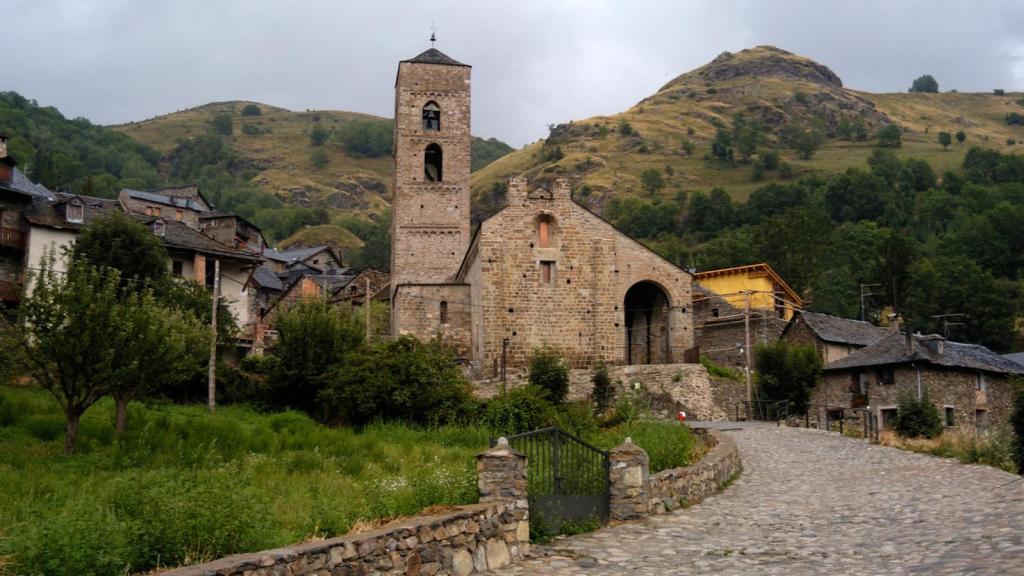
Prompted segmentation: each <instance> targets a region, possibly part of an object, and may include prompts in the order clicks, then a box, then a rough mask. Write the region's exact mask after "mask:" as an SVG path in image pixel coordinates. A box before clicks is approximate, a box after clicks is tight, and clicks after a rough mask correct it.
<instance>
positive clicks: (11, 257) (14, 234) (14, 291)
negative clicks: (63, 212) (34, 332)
mask: <svg viewBox="0 0 1024 576" xmlns="http://www.w3.org/2000/svg"><path fill="white" fill-rule="evenodd" d="M17 165H18V162H17V160H15V159H14V158H13V157H12V156H10V155H8V154H7V136H6V135H4V134H0V308H4V307H11V306H15V305H17V304H18V302H20V300H21V294H22V291H23V285H24V282H25V276H26V274H25V266H26V253H27V250H28V229H29V225H28V222H27V221H26V220H25V218H24V216H23V214H24V213H25V211H26V210H27V209H28V208H29V207H30V206H31V205H32V202H33V200H35V199H42V198H49V197H52V195H53V193H52V192H50V191H49V190H48V189H46V187H45V186H41V185H39V184H35V183H34V182H32V181H31V180H29V179H28V178H27V177H26V176H25V174H23V173H22V172H21V171H20V170H18V168H17Z"/></svg>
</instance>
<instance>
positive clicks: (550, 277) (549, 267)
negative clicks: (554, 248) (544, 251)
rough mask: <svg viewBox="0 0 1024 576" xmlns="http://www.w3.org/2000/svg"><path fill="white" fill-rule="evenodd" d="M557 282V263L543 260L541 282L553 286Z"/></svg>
mask: <svg viewBox="0 0 1024 576" xmlns="http://www.w3.org/2000/svg"><path fill="white" fill-rule="evenodd" d="M554 280H555V263H554V262H552V261H550V260H542V261H541V263H540V281H541V282H542V283H544V284H551V283H553V282H554Z"/></svg>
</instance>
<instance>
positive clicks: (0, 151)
mask: <svg viewBox="0 0 1024 576" xmlns="http://www.w3.org/2000/svg"><path fill="white" fill-rule="evenodd" d="M6 157H7V134H0V158H6Z"/></svg>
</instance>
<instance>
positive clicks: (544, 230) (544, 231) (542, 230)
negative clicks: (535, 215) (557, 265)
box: [537, 218, 551, 248]
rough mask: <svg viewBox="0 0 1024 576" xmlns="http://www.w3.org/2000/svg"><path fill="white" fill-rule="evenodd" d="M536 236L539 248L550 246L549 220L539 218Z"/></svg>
mask: <svg viewBox="0 0 1024 576" xmlns="http://www.w3.org/2000/svg"><path fill="white" fill-rule="evenodd" d="M537 236H538V237H539V241H540V247H541V248H547V247H549V246H551V220H549V219H547V218H541V219H540V220H539V221H538V222H537Z"/></svg>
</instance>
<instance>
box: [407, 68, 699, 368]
mask: <svg viewBox="0 0 1024 576" xmlns="http://www.w3.org/2000/svg"><path fill="white" fill-rule="evenodd" d="M469 81H470V68H469V67H468V66H466V65H464V64H461V63H459V62H456V61H454V60H452V59H451V58H449V57H447V56H445V55H444V54H442V53H441V52H439V51H437V50H435V49H431V50H428V51H427V52H424V53H423V54H421V55H419V56H417V57H416V58H413V59H412V60H407V61H404V62H402V63H401V64H400V65H399V72H398V80H397V83H396V87H395V98H396V102H395V201H394V204H393V206H394V208H393V209H394V216H393V222H394V223H393V229H392V307H393V310H392V323H393V324H392V331H393V333H395V334H396V335H398V334H412V335H414V336H417V337H419V338H421V339H429V338H434V337H440V338H442V339H444V340H445V341H447V342H448V343H450V344H451V345H453V346H454V347H455V348H456V350H458V352H459V354H460V355H461V356H462V357H463V358H464V359H465V360H466V361H467V362H468V363H469V365H470V366H471V369H472V373H473V375H474V376H475V377H476V378H489V377H494V376H497V375H499V373H500V372H501V370H502V368H503V367H504V369H505V370H516V369H521V368H522V367H523V366H525V365H526V363H527V360H528V358H529V355H530V354H531V352H532V351H533V350H534V349H535V348H538V347H540V346H544V345H549V346H553V347H555V348H557V349H558V350H559V351H560V352H561V353H562V354H563V356H565V357H566V358H567V360H568V361H569V362H570V363H571V364H572V365H573V366H574V367H580V368H584V367H589V366H593V365H594V364H596V363H598V362H604V363H607V364H673V363H681V362H683V358H684V353H685V352H686V351H687V350H688V349H690V348H692V347H693V341H694V334H693V313H692V309H691V307H690V302H691V298H692V297H691V285H692V280H693V277H692V275H691V274H690V273H689V272H687V271H685V270H682V269H680V268H678V267H677V266H675V265H673V264H672V263H670V262H668V261H667V260H664V259H663V258H661V257H660V256H658V255H657V254H655V253H654V252H652V251H650V250H649V249H647V248H646V247H644V246H643V245H642V244H640V243H639V242H637V241H636V240H633V239H632V238H630V237H628V236H626V235H625V234H623V233H622V232H620V231H618V230H617V229H615V227H613V226H612V225H611V224H609V223H608V222H606V221H605V220H603V219H601V218H600V217H599V216H597V215H596V214H594V213H592V212H590V211H589V210H587V209H586V208H584V207H583V206H581V205H579V204H577V203H576V202H575V201H573V199H572V197H571V193H570V185H569V182H568V181H566V180H556V181H554V182H553V183H552V184H551V185H550V186H531V185H530V184H529V183H528V182H527V181H526V180H525V179H523V178H511V179H510V180H509V185H508V205H507V206H506V207H505V208H504V209H502V210H501V211H500V212H499V213H497V214H495V215H494V216H492V217H491V218H489V219H487V220H485V221H484V222H483V223H482V224H481V225H480V227H479V228H478V229H477V230H476V232H475V234H474V235H473V236H472V238H470V235H469V220H470V217H469V164H470V156H469V154H470V141H471V135H470V123H469V104H470V84H469Z"/></svg>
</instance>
